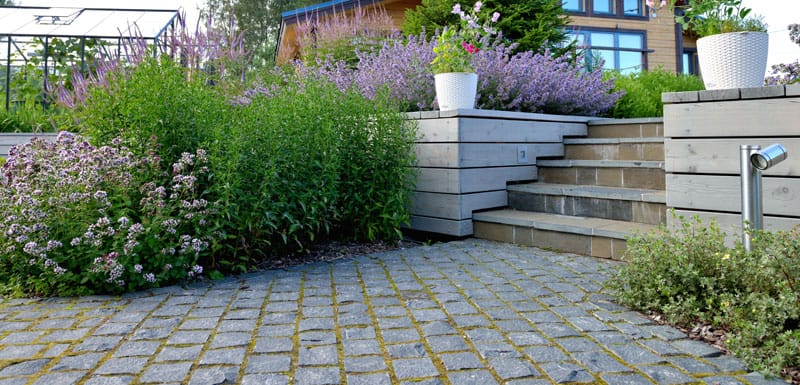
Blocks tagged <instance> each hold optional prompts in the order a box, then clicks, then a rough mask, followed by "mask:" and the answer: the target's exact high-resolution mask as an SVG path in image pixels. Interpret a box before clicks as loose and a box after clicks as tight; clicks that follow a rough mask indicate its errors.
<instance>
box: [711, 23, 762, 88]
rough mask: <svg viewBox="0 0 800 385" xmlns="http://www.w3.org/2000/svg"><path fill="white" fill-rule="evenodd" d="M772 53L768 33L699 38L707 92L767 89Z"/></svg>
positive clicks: (736, 33) (734, 33) (740, 33)
mask: <svg viewBox="0 0 800 385" xmlns="http://www.w3.org/2000/svg"><path fill="white" fill-rule="evenodd" d="M768 51H769V34H767V33H766V32H730V33H722V34H719V35H711V36H706V37H703V38H700V39H698V40H697V56H698V60H699V61H700V73H701V74H702V76H703V82H704V83H705V85H706V89H708V90H718V89H725V88H747V87H761V86H763V85H764V73H765V72H766V70H767V52H768Z"/></svg>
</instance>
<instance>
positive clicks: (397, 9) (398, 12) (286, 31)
mask: <svg viewBox="0 0 800 385" xmlns="http://www.w3.org/2000/svg"><path fill="white" fill-rule="evenodd" d="M420 3H421V1H420V0H385V1H378V2H376V3H375V4H369V5H364V6H362V8H363V9H364V10H365V11H366V12H374V11H375V10H376V8H383V9H384V10H385V11H386V13H387V14H388V15H389V17H391V19H392V25H387V26H386V30H391V29H392V28H394V29H398V30H399V29H400V27H401V26H402V25H403V21H404V20H405V11H406V9H409V8H416V6H417V5H419V4H420ZM352 12H353V10H352V9H350V10H346V11H345V13H346V14H348V15H350V14H352ZM312 15H313V13H312ZM330 15H331V14H327V15H322V17H323V18H324V17H330ZM303 17H304V16H300V19H301V20H302V19H303ZM312 17H313V16H312ZM281 23H282V25H281V37H280V41H279V42H278V44H279V45H280V46H279V47H278V55H277V62H278V64H285V63H287V62H289V61H290V60H293V59H295V58H296V57H297V52H298V44H297V42H298V36H297V23H296V22H291V23H286V22H285V21H281Z"/></svg>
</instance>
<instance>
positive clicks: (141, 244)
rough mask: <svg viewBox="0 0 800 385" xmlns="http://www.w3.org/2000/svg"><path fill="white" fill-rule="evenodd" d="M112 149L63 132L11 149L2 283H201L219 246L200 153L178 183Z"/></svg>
mask: <svg viewBox="0 0 800 385" xmlns="http://www.w3.org/2000/svg"><path fill="white" fill-rule="evenodd" d="M159 162H160V160H159V159H158V157H156V156H154V155H151V156H147V157H137V156H135V155H134V154H133V153H132V152H130V151H129V150H128V149H126V148H125V147H121V146H119V145H118V142H115V143H114V144H113V145H109V146H103V147H94V146H92V145H90V144H89V143H88V142H86V141H85V140H84V138H82V137H80V136H77V135H74V134H71V133H68V132H61V133H60V134H59V135H58V137H57V139H56V140H55V142H53V143H49V142H46V141H45V140H43V139H38V138H35V139H33V140H32V141H30V142H29V143H26V144H22V145H19V146H16V147H14V148H12V150H11V151H10V154H9V157H8V159H7V161H6V163H5V164H4V165H3V166H2V175H0V216H2V217H3V218H5V220H4V221H3V222H2V223H0V250H2V252H3V253H4V258H2V260H0V279H2V282H5V283H6V284H7V285H11V286H16V287H18V290H20V291H22V292H23V293H25V294H35V295H83V294H91V293H119V292H123V291H129V290H136V289H140V288H146V287H155V286H159V285H163V284H167V283H173V282H176V281H181V280H186V279H190V278H196V277H197V276H198V275H199V274H200V273H202V270H203V269H202V267H201V266H199V265H198V264H197V262H198V260H199V258H200V257H201V256H202V255H204V254H205V253H207V252H208V250H209V243H210V242H211V241H213V236H212V234H213V232H212V230H211V228H210V222H211V221H210V218H209V216H210V215H212V211H213V210H211V208H210V207H209V203H208V202H206V201H205V200H204V199H203V198H202V191H200V189H199V186H200V185H201V184H200V182H199V181H198V179H199V178H205V176H206V174H207V173H208V169H207V166H206V162H207V159H206V156H205V153H204V152H203V151H202V150H198V151H197V153H195V154H184V155H183V157H182V158H181V159H180V160H179V161H177V162H176V163H174V164H173V165H172V173H171V175H164V173H163V172H161V171H160V167H159Z"/></svg>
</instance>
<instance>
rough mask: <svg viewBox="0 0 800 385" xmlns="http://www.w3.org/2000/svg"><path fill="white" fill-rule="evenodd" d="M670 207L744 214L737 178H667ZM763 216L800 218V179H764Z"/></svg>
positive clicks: (675, 175)
mask: <svg viewBox="0 0 800 385" xmlns="http://www.w3.org/2000/svg"><path fill="white" fill-rule="evenodd" d="M666 190H667V206H668V207H677V208H683V209H698V210H710V211H728V212H741V210H742V209H741V207H742V204H741V181H740V178H739V177H738V176H726V175H686V174H668V175H667V177H666ZM763 198H764V214H772V215H783V216H797V217H800V178H774V177H765V178H763Z"/></svg>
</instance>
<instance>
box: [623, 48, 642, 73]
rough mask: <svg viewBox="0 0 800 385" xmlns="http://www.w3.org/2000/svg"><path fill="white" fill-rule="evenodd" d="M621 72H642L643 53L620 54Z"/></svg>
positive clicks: (624, 52)
mask: <svg viewBox="0 0 800 385" xmlns="http://www.w3.org/2000/svg"><path fill="white" fill-rule="evenodd" d="M617 68H618V69H619V72H621V73H623V74H629V73H636V72H639V71H641V70H642V53H641V52H627V51H620V52H619V66H618V67H617Z"/></svg>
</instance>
